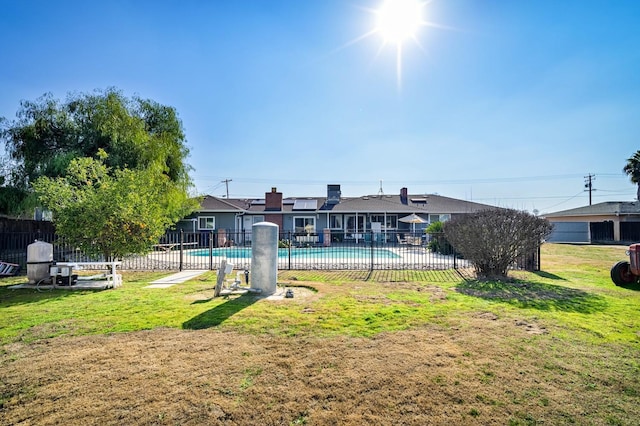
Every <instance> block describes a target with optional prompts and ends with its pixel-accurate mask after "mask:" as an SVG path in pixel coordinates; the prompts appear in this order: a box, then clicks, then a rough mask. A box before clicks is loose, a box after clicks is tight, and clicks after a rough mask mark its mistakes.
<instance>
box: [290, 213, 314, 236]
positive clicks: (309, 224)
mask: <svg viewBox="0 0 640 426" xmlns="http://www.w3.org/2000/svg"><path fill="white" fill-rule="evenodd" d="M293 229H294V232H295V233H296V234H315V232H316V218H315V217H308V216H295V217H294V218H293Z"/></svg>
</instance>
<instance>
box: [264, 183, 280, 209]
mask: <svg viewBox="0 0 640 426" xmlns="http://www.w3.org/2000/svg"><path fill="white" fill-rule="evenodd" d="M264 209H265V211H276V212H279V211H282V192H278V189H277V188H275V187H273V188H271V192H266V193H265V194H264Z"/></svg>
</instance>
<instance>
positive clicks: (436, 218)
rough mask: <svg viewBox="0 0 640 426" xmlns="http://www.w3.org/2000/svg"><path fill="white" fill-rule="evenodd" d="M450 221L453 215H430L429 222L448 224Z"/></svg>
mask: <svg viewBox="0 0 640 426" xmlns="http://www.w3.org/2000/svg"><path fill="white" fill-rule="evenodd" d="M449 219H451V215H450V214H430V215H429V222H430V223H433V222H446V221H448V220H449Z"/></svg>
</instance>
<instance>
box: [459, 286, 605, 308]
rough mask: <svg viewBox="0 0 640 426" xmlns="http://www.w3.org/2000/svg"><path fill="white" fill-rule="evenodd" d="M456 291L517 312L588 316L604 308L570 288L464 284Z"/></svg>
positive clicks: (600, 301)
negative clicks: (505, 306) (512, 306)
mask: <svg viewBox="0 0 640 426" xmlns="http://www.w3.org/2000/svg"><path fill="white" fill-rule="evenodd" d="M456 291H458V292H459V293H462V294H466V295H468V296H474V297H479V298H481V299H485V300H492V301H497V302H504V303H509V304H511V305H515V306H518V307H521V308H531V309H538V310H541V311H562V312H577V313H581V314H591V313H595V312H600V311H602V310H604V309H605V308H606V307H607V302H606V300H605V299H604V298H603V297H602V296H599V295H597V294H590V293H587V292H585V291H582V290H577V289H574V288H567V287H561V286H556V285H551V284H540V283H530V282H523V281H511V282H501V281H477V280H474V281H465V282H464V283H462V284H459V285H458V286H457V287H456Z"/></svg>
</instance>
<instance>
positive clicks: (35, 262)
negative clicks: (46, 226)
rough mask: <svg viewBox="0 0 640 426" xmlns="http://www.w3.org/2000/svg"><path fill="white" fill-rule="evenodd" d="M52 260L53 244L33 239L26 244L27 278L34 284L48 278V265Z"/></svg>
mask: <svg viewBox="0 0 640 426" xmlns="http://www.w3.org/2000/svg"><path fill="white" fill-rule="evenodd" d="M52 262H53V245H52V244H49V243H45V242H44V241H37V240H36V241H35V242H34V243H32V244H29V245H28V246H27V278H29V283H31V284H35V283H37V282H38V281H40V280H44V279H45V278H49V267H50V266H51V263H52Z"/></svg>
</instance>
